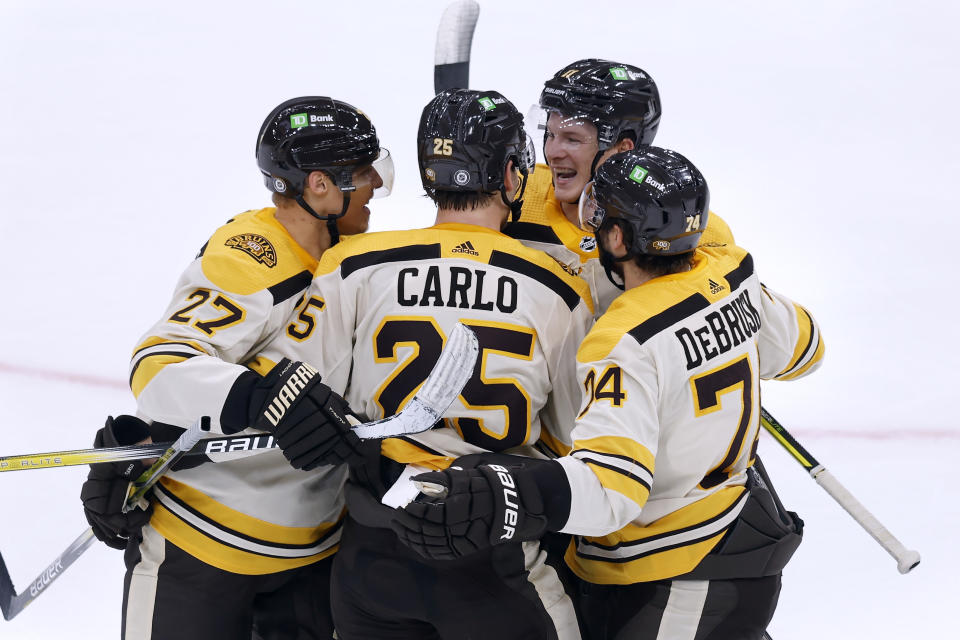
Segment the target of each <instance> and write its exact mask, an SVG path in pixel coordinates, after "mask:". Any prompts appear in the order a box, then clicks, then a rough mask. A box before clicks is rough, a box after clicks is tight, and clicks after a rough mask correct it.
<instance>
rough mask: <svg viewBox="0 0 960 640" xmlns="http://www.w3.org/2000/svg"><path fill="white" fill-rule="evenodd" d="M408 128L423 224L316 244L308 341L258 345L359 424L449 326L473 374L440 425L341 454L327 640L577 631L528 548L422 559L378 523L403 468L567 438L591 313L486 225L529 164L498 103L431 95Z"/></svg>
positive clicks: (397, 495) (536, 256) (568, 286)
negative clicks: (558, 434)
mask: <svg viewBox="0 0 960 640" xmlns="http://www.w3.org/2000/svg"><path fill="white" fill-rule="evenodd" d="M417 135H418V138H417V144H418V156H419V165H420V171H421V179H422V181H423V185H424V188H425V190H426V192H427V194H428V195H429V196H430V198H431V199H432V200H433V201H434V202H435V203H436V204H437V207H438V211H437V218H436V224H435V225H434V226H432V227H430V228H427V229H419V230H412V231H401V232H385V233H375V234H367V235H365V236H362V237H358V238H355V239H353V240H351V242H349V243H344V244H342V245H339V246H337V247H334V248H333V249H331V250H330V251H328V252H327V253H326V254H325V255H324V256H323V259H322V260H321V262H320V265H319V268H318V270H317V273H316V278H315V279H314V283H313V285H312V287H311V289H310V292H309V296H310V297H311V299H316V300H318V301H322V302H320V303H318V305H319V306H318V307H317V309H318V312H319V313H318V315H317V333H318V334H319V336H320V337H319V340H314V339H311V340H307V341H305V342H303V343H301V344H294V343H293V342H292V341H290V340H289V339H282V340H281V341H278V343H275V344H274V345H272V346H271V349H278V350H279V352H278V355H275V356H273V359H275V360H276V359H279V358H280V357H281V356H283V355H288V354H290V353H291V351H287V352H286V353H284V352H283V349H284V346H283V345H282V344H280V343H285V345H286V348H287V349H299V350H300V351H298V353H301V354H303V356H304V359H305V360H307V361H309V362H311V363H316V366H317V367H318V369H319V370H320V371H321V372H322V374H323V376H324V380H325V382H327V384H329V385H330V386H331V388H333V389H334V390H335V391H338V392H344V397H345V398H346V399H347V400H348V401H349V403H350V406H351V407H352V408H353V409H354V410H356V411H357V412H358V413H362V414H364V415H365V416H366V417H367V418H370V419H376V418H380V417H382V416H386V415H390V414H392V413H395V412H396V411H397V410H398V409H399V408H401V407H402V406H403V405H404V404H405V403H406V402H407V401H408V400H409V399H410V398H411V397H412V396H413V395H414V393H415V392H416V390H417V389H418V387H419V385H420V384H421V383H422V382H423V380H424V378H425V377H426V375H427V373H428V372H429V370H430V368H431V367H432V365H433V363H434V362H435V360H436V359H437V356H438V354H439V353H440V350H441V348H442V346H443V344H444V340H445V336H447V335H448V334H449V332H450V331H451V330H452V329H453V328H454V326H455V325H456V324H457V323H460V322H462V323H464V324H466V325H467V326H468V327H470V328H471V329H472V330H473V331H474V332H475V333H476V335H477V338H478V341H479V346H480V356H479V358H478V361H477V365H476V368H475V370H474V374H473V377H472V378H471V379H470V380H469V381H468V382H467V384H466V386H465V387H464V389H463V392H462V393H461V395H460V398H459V400H458V401H456V402H454V404H453V406H452V407H451V408H450V409H449V410H448V412H447V413H446V414H445V415H444V418H445V420H444V423H443V424H442V425H438V427H437V428H434V429H432V430H430V431H427V432H424V433H421V434H417V435H413V436H407V437H402V438H392V439H386V440H384V441H383V442H382V445H380V446H379V447H378V448H377V449H376V451H374V452H372V453H373V456H372V459H371V462H370V463H369V464H366V465H361V464H358V461H356V460H355V461H354V465H353V466H354V468H353V469H352V474H351V481H350V482H348V484H347V490H346V495H347V506H348V522H347V524H346V525H345V531H344V535H343V541H342V544H341V548H340V551H339V552H338V553H337V557H336V559H335V561H334V571H333V587H332V591H333V594H332V603H333V611H334V619H335V621H336V626H337V633H338V635H339V637H340V638H343V639H346V640H351V639H354V638H447V639H450V640H460V639H462V638H504V639H511V638H516V639H520V638H524V639H534V638H577V637H579V634H578V631H577V623H576V620H575V616H574V612H573V607H572V603H571V601H570V599H569V598H568V597H567V596H566V595H565V594H564V591H563V588H562V585H561V584H560V582H559V580H558V577H557V575H556V572H555V571H554V570H553V569H552V568H551V567H549V566H547V565H546V564H545V563H544V558H545V554H543V553H541V552H540V551H539V549H538V545H537V544H536V543H525V544H520V543H516V544H506V545H503V546H502V547H499V548H497V549H495V550H492V551H491V550H486V551H484V552H481V553H480V554H478V555H477V556H476V557H473V558H470V559H467V560H464V561H462V562H459V563H454V564H452V565H451V564H450V563H442V562H434V561H431V560H424V559H423V558H421V557H420V556H418V555H417V554H415V553H413V552H412V551H410V550H409V549H407V548H406V547H404V546H403V545H401V544H400V543H399V542H398V541H397V538H396V535H395V534H394V533H393V531H392V530H391V528H390V527H391V519H392V517H393V515H394V514H395V513H396V510H395V509H394V508H392V507H391V506H386V505H396V504H403V503H405V502H407V501H409V500H411V499H412V498H413V497H414V496H415V495H416V490H415V489H413V488H412V487H411V485H410V484H409V483H408V482H406V481H405V478H406V477H408V476H409V475H411V474H416V473H419V472H422V471H426V470H430V469H442V468H444V467H446V466H447V465H448V464H450V462H451V461H452V460H453V459H454V458H456V457H458V456H464V455H468V454H480V453H484V452H489V451H493V452H500V451H522V452H532V451H531V450H530V445H532V444H533V443H534V442H536V440H537V438H538V436H539V433H540V426H541V421H550V422H551V423H552V424H565V426H566V428H567V429H569V428H572V422H573V418H574V416H575V414H576V409H577V402H578V399H577V395H578V394H577V385H576V379H575V377H574V373H575V354H576V347H577V345H578V344H579V342H580V340H581V339H582V337H583V336H584V335H586V331H587V327H588V325H589V324H590V323H591V322H592V312H593V310H592V308H591V301H590V300H591V296H590V292H589V288H588V287H587V285H586V283H585V282H584V281H583V280H582V279H580V278H577V277H575V276H573V275H571V274H568V273H567V272H565V271H564V270H563V269H562V268H561V267H560V265H558V264H557V263H556V261H555V260H553V259H551V258H550V257H549V256H547V255H546V254H544V253H543V252H541V251H537V250H534V249H529V248H527V247H524V246H523V245H522V244H521V243H520V242H518V241H516V240H513V239H511V238H509V237H507V236H505V235H503V234H502V233H501V231H500V229H501V228H502V226H503V225H504V224H505V223H506V221H507V219H508V217H510V216H511V215H514V214H515V212H517V211H518V209H519V207H520V200H519V198H520V197H521V194H522V192H523V185H524V182H525V180H526V179H527V174H528V172H529V170H530V169H532V157H533V156H532V145H531V143H530V141H529V140H528V138H527V137H526V134H525V133H524V131H523V118H522V116H521V114H520V113H519V112H518V111H517V110H516V108H515V107H514V106H513V104H511V103H510V102H509V101H508V100H506V99H505V98H504V97H503V96H501V95H500V94H499V93H497V92H495V91H468V90H463V89H455V90H450V91H446V92H442V93H440V94H438V95H437V96H436V97H435V98H434V99H433V100H432V101H431V102H430V103H429V104H428V105H427V106H426V108H425V109H424V110H423V115H422V117H421V120H420V127H419V132H418V134H417ZM332 336H340V339H337V340H334V339H332ZM268 351H269V350H268ZM567 423H569V424H567ZM381 500H382V501H383V502H381Z"/></svg>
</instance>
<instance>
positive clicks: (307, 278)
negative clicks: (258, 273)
mask: <svg viewBox="0 0 960 640" xmlns="http://www.w3.org/2000/svg"><path fill="white" fill-rule="evenodd" d="M312 281H313V274H312V273H310V272H309V271H306V270H305V271H301V272H300V273H298V274H297V275H295V276H290V277H289V278H287V279H286V280H283V281H281V282H278V283H277V284H275V285H273V286H272V287H269V288H268V289H267V291H269V292H270V295H272V296H273V304H274V305H278V304H280V303H281V302H283V301H284V300H287V299H288V298H292V297H293V296H295V295H297V294H298V293H301V292H303V290H304V289H306V288H307V287H309V286H310V283H311V282H312Z"/></svg>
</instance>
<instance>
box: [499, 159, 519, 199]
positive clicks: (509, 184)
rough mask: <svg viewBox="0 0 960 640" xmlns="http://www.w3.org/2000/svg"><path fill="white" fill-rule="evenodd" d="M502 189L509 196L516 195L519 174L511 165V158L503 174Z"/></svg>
mask: <svg viewBox="0 0 960 640" xmlns="http://www.w3.org/2000/svg"><path fill="white" fill-rule="evenodd" d="M503 187H504V190H505V191H506V192H507V193H508V194H510V195H513V194H514V193H516V191H517V189H518V188H519V187H520V172H519V171H518V170H517V166H516V165H515V164H514V163H513V159H512V158H511V159H510V160H509V161H508V162H507V168H506V170H505V171H504V172H503Z"/></svg>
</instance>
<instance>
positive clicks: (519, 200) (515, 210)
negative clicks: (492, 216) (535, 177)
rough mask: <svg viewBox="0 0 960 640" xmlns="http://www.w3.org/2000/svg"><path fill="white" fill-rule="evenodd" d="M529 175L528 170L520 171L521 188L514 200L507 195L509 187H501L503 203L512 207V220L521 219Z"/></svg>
mask: <svg viewBox="0 0 960 640" xmlns="http://www.w3.org/2000/svg"><path fill="white" fill-rule="evenodd" d="M529 175H530V174H529V172H527V171H521V172H520V189H519V190H518V191H517V196H516V197H515V198H514V199H513V200H510V198H508V197H507V188H506V187H505V186H501V187H500V198H501V199H502V200H503V204H505V205H507V208H509V209H510V222H516V221H517V220H519V219H520V211H521V209H523V193H524V191H526V190H527V177H528V176H529Z"/></svg>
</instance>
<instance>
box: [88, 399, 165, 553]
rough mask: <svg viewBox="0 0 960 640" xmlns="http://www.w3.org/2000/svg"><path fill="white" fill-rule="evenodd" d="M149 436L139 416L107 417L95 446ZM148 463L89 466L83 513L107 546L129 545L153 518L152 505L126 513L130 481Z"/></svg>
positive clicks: (131, 440)
mask: <svg viewBox="0 0 960 640" xmlns="http://www.w3.org/2000/svg"><path fill="white" fill-rule="evenodd" d="M149 436H150V427H149V426H148V425H147V423H146V422H144V421H142V420H140V419H139V418H136V417H134V416H117V417H116V418H113V417H108V418H107V423H106V425H105V426H104V427H103V428H102V429H100V430H99V431H97V436H96V438H95V439H94V441H93V446H94V447H96V448H97V449H101V448H103V447H117V446H124V445H131V444H137V443H138V442H142V441H143V440H145V439H146V438H148V437H149ZM149 466H150V465H148V464H146V463H145V462H144V461H142V460H128V461H125V462H103V463H100V464H92V465H90V473H89V474H88V475H87V480H86V482H84V483H83V487H82V488H81V489H80V500H82V501H83V514H84V515H85V516H86V518H87V522H89V523H90V526H91V527H92V528H93V535H95V536H96V537H97V539H98V540H101V541H103V542H104V543H106V545H107V546H109V547H113V548H114V549H124V548H126V546H127V541H128V540H129V539H130V538H131V537H134V536H136V535H138V534H139V531H140V529H141V528H142V527H143V525H145V524H146V523H147V522H149V521H150V514H151V512H152V511H153V507H152V505H151V506H148V507H147V508H146V509H142V508H137V509H133V510H131V511H129V512H127V513H123V504H124V502H126V499H127V491H128V490H129V488H130V482H132V481H133V480H136V479H137V478H138V477H139V476H140V474H141V473H143V472H144V471H145V470H146V469H148V468H149Z"/></svg>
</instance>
